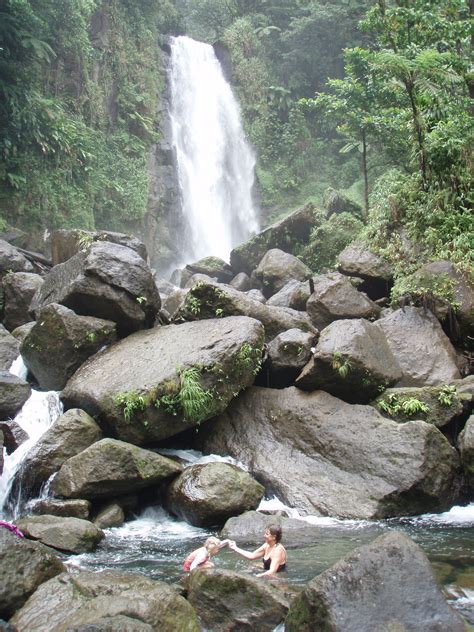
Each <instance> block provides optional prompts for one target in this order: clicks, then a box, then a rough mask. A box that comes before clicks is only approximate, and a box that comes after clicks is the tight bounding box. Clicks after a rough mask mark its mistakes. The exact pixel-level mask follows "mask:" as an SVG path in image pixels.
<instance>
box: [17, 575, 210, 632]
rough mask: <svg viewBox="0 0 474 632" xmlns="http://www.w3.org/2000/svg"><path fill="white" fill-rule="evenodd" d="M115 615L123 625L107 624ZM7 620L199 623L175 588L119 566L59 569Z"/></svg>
mask: <svg viewBox="0 0 474 632" xmlns="http://www.w3.org/2000/svg"><path fill="white" fill-rule="evenodd" d="M119 617H120V619H119V622H120V623H121V625H122V626H123V627H108V626H109V625H112V626H113V625H115V622H116V621H117V619H118V618H119ZM11 623H12V624H13V625H15V626H17V628H18V629H19V630H34V632H64V631H65V630H91V631H92V630H113V631H114V632H118V631H119V630H123V631H124V632H125V631H127V630H130V631H131V630H133V631H135V630H137V631H138V630H140V631H141V630H154V631H155V632H157V631H158V630H159V632H176V631H177V630H179V631H180V632H200V629H201V627H200V625H199V621H198V618H197V615H196V612H195V611H194V609H193V607H192V606H191V605H190V604H189V603H188V602H187V601H186V599H184V597H181V596H180V595H178V593H177V592H176V591H175V590H173V588H171V587H170V586H168V585H167V584H165V583H163V582H157V581H154V580H152V579H149V578H148V577H145V576H144V575H139V574H137V573H122V572H118V571H103V572H102V573H93V572H88V571H81V572H79V573H75V574H74V575H69V574H67V573H63V574H61V575H59V576H58V577H57V578H54V579H52V580H50V581H48V582H46V583H45V584H43V585H42V586H40V588H39V589H38V590H37V591H36V592H35V594H34V595H33V596H32V597H30V599H29V600H28V601H27V602H26V604H25V605H24V606H23V608H21V610H19V611H18V612H17V613H16V614H15V616H14V617H13V618H12V619H11ZM143 624H148V626H149V628H144V627H143Z"/></svg>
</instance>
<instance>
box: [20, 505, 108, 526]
mask: <svg viewBox="0 0 474 632" xmlns="http://www.w3.org/2000/svg"><path fill="white" fill-rule="evenodd" d="M28 512H29V513H30V514H33V515H35V516H37V515H38V516H42V515H45V514H47V515H49V516H60V517H62V518H80V519H81V520H89V517H90V512H91V503H90V502H89V501H88V500H80V499H75V500H57V499H56V498H38V499H36V500H31V501H29V502H28ZM96 526H98V527H99V529H103V528H104V527H102V526H101V525H96Z"/></svg>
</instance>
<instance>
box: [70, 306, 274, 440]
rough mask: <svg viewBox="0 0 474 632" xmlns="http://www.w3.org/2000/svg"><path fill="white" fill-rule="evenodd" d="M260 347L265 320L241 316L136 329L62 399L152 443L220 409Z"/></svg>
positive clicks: (242, 383) (83, 371)
mask: <svg viewBox="0 0 474 632" xmlns="http://www.w3.org/2000/svg"><path fill="white" fill-rule="evenodd" d="M262 347H263V327H262V325H261V324H260V323H259V322H258V321H256V320H254V319H252V318H246V317H234V318H221V319H213V320H203V321H198V322H193V323H184V324H182V325H178V326H177V325H170V326H166V327H157V328H155V329H150V330H148V331H142V332H137V333H136V334H134V335H132V336H129V337H128V338H126V339H125V340H122V341H121V342H119V343H117V344H115V345H113V346H112V347H110V348H109V349H107V350H106V351H105V352H104V353H102V354H100V355H99V356H96V357H94V358H91V359H90V360H88V361H87V362H86V363H85V364H84V365H83V366H82V367H81V368H80V369H79V370H78V371H77V372H76V374H75V375H74V376H73V377H72V378H71V380H69V382H68V384H67V386H66V388H65V389H64V391H63V393H62V398H63V401H64V403H65V406H66V408H69V407H80V408H83V409H84V410H87V411H88V412H89V413H90V414H91V415H93V416H94V417H95V418H96V419H98V420H99V421H101V422H103V423H105V424H107V425H108V426H109V427H110V428H112V429H113V432H114V434H115V435H116V436H117V437H118V438H120V439H123V440H125V441H129V442H130V443H136V444H138V445H142V444H146V443H155V442H156V441H159V440H161V439H165V438H167V437H171V436H173V435H175V434H178V433H180V432H182V431H183V430H185V429H186V428H190V427H192V426H195V425H196V424H198V423H200V422H201V421H204V420H205V419H209V418H211V417H213V416H214V415H216V414H218V413H219V412H221V411H222V410H224V409H225V408H226V406H227V404H228V403H229V401H230V400H231V399H232V398H233V397H234V396H235V395H236V394H237V393H238V392H239V391H240V390H241V389H243V388H245V387H247V386H249V385H250V384H252V383H253V380H254V373H255V372H256V371H258V367H259V366H260V361H261V353H262ZM124 367H127V370H126V371H124Z"/></svg>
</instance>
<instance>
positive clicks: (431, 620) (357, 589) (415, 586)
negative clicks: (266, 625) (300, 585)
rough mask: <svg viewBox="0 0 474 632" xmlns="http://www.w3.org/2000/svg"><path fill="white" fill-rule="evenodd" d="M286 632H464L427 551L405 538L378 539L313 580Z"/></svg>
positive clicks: (396, 535) (290, 616)
mask: <svg viewBox="0 0 474 632" xmlns="http://www.w3.org/2000/svg"><path fill="white" fill-rule="evenodd" d="M285 630H287V632H313V630H327V631H331V632H362V630H363V631H364V632H379V630H380V631H381V630H385V631H387V632H388V631H389V630H393V631H394V632H395V631H398V630H400V631H402V630H407V631H408V630H413V632H415V631H417V630H420V632H421V631H423V632H441V631H444V630H446V632H447V631H448V630H449V632H465V630H466V628H465V625H464V623H463V620H462V619H461V617H460V616H459V615H458V614H457V613H456V612H455V611H454V610H452V609H451V608H450V607H449V606H448V604H447V603H446V600H445V598H444V596H443V594H442V593H441V591H440V589H439V587H438V585H437V584H436V580H435V578H434V576H433V570H432V568H431V564H430V562H429V560H428V558H427V557H426V555H425V554H424V552H423V550H422V549H421V548H420V547H419V546H418V545H417V544H415V542H413V541H412V540H410V538H409V537H408V536H406V535H404V534H402V533H397V532H392V533H388V534H386V535H383V536H380V537H379V538H377V539H376V540H374V542H372V543H371V544H368V545H365V546H361V547H359V548H358V549H356V550H355V551H353V552H352V553H351V554H349V555H348V556H346V557H345V558H343V559H342V560H340V561H339V562H337V563H336V564H334V566H332V567H331V568H329V569H328V570H327V571H325V572H324V573H322V574H321V575H318V576H317V577H315V578H314V579H313V580H312V581H311V582H310V583H309V584H308V585H307V586H306V587H305V589H304V590H303V592H302V593H301V595H300V596H299V597H297V598H296V599H295V600H294V601H293V602H292V603H291V606H290V610H289V613H288V617H287V618H286V620H285Z"/></svg>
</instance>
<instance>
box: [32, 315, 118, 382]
mask: <svg viewBox="0 0 474 632" xmlns="http://www.w3.org/2000/svg"><path fill="white" fill-rule="evenodd" d="M115 340H116V329H115V323H113V322H112V321H110V320H103V319H101V318H94V317H93V316H78V315H77V314H75V313H74V312H73V311H72V310H71V309H68V308H67V307H64V305H58V304H56V303H50V304H49V305H46V306H45V307H43V309H42V310H41V311H40V312H39V314H38V320H37V321H36V324H35V325H34V326H33V327H32V328H31V331H30V333H29V334H28V335H27V336H26V337H25V339H24V340H23V342H22V343H21V347H20V351H21V355H22V357H23V359H24V361H25V364H26V366H27V367H28V369H29V370H30V371H31V373H32V374H33V375H34V376H35V378H36V380H37V381H38V384H39V385H40V387H41V388H42V389H44V390H48V391H60V390H61V389H62V388H64V387H65V386H66V383H67V381H68V379H69V378H70V377H72V375H74V373H75V372H76V370H77V369H78V368H79V367H80V366H81V364H83V363H84V362H85V361H86V360H87V358H89V357H90V356H91V355H93V354H94V353H97V351H99V349H102V347H104V346H107V345H110V344H112V343H113V342H115Z"/></svg>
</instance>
